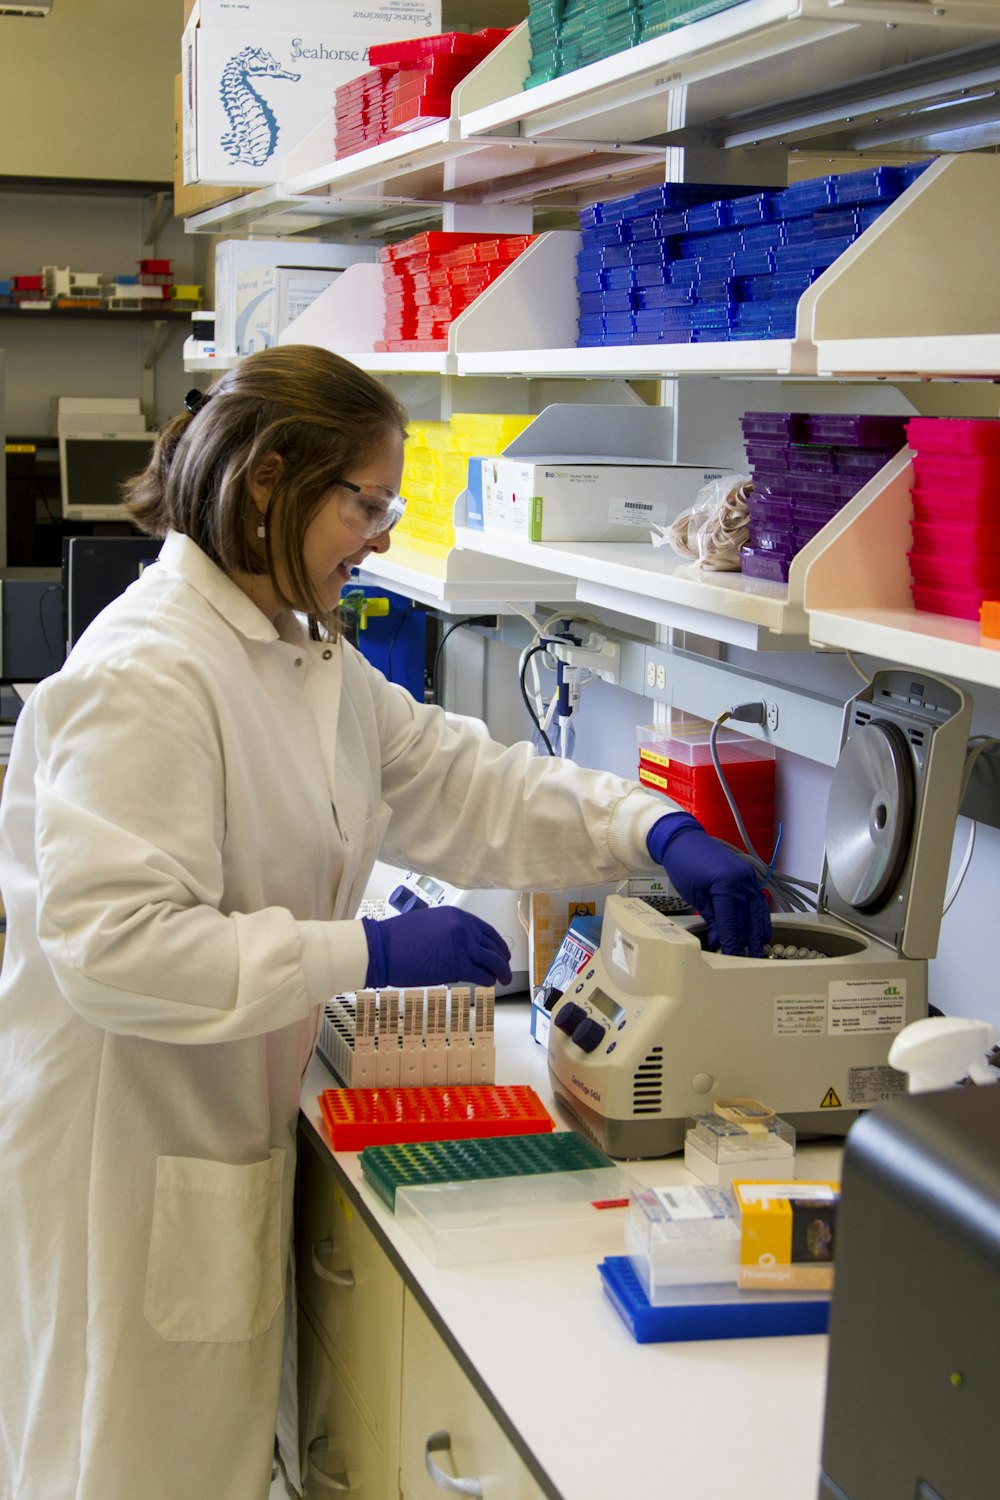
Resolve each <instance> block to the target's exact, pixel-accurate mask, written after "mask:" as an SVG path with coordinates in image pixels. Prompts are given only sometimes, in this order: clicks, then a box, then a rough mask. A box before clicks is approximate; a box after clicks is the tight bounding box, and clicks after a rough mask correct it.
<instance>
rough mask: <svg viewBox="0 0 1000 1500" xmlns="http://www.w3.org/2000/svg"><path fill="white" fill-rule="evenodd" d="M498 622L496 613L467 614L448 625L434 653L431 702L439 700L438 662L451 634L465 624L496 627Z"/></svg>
mask: <svg viewBox="0 0 1000 1500" xmlns="http://www.w3.org/2000/svg"><path fill="white" fill-rule="evenodd" d="M498 623H499V622H498V619H497V616H496V615H466V616H465V618H464V619H462V620H456V621H455V623H454V624H453V625H449V626H448V629H447V630H446V631H445V633H444V635H443V636H442V637H441V639H440V640H439V641H438V646H437V650H436V651H435V653H434V660H433V662H432V663H431V681H430V689H431V702H432V703H437V701H438V692H437V674H438V663H439V662H440V660H441V652H442V651H443V650H444V643H445V641H446V640H447V639H448V637H449V636H450V635H453V634H454V632H455V631H456V630H461V628H462V626H463V625H490V626H492V627H494V628H496V626H497V624H498Z"/></svg>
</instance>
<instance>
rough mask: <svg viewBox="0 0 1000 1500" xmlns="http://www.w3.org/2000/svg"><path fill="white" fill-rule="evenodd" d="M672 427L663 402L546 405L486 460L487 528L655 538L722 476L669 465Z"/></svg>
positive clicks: (566, 536) (522, 533)
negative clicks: (654, 532) (652, 532)
mask: <svg viewBox="0 0 1000 1500" xmlns="http://www.w3.org/2000/svg"><path fill="white" fill-rule="evenodd" d="M672 430H673V429H672V413H671V412H670V411H669V410H668V409H667V408H663V407H634V406H598V407H595V406H577V405H573V404H565V405H562V404H560V405H556V406H548V407H546V408H545V410H544V411H543V412H541V413H540V414H539V415H538V416H537V417H536V418H535V420H534V421H533V422H532V423H530V424H529V426H527V427H526V428H525V429H524V431H523V432H522V433H521V434H520V435H519V436H518V437H516V438H515V439H514V441H513V442H512V443H509V444H508V445H507V447H506V448H505V449H504V451H503V453H502V454H501V455H500V456H499V457H498V458H492V459H484V460H483V461H482V487H481V493H482V526H483V530H484V531H496V532H503V533H506V534H507V535H513V536H518V537H520V538H521V539H522V540H524V541H532V542H568V541H577V542H622V541H629V542H636V541H648V540H649V529H650V526H651V525H653V524H655V525H658V526H665V525H668V524H669V523H670V522H671V521H672V520H674V518H675V517H676V516H678V515H679V514H680V512H681V511H682V510H684V509H685V508H686V507H687V506H689V505H691V504H692V503H693V502H694V500H695V497H696V496H697V494H698V491H699V490H700V489H701V487H702V486H703V485H705V484H707V483H708V482H709V481H710V480H712V479H717V478H718V477H719V476H720V474H721V473H722V472H723V471H722V470H720V469H719V468H718V467H711V466H709V465H705V466H701V465H697V464H675V463H671V462H670V460H669V457H668V455H669V453H670V451H671V443H672ZM595 437H596V439H597V441H596V443H595Z"/></svg>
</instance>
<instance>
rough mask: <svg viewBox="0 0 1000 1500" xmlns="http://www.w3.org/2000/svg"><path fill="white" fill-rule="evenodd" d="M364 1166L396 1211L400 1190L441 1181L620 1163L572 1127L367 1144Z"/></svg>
mask: <svg viewBox="0 0 1000 1500" xmlns="http://www.w3.org/2000/svg"><path fill="white" fill-rule="evenodd" d="M358 1159H359V1161H360V1162H361V1170H362V1172H363V1173H364V1175H365V1177H366V1179H367V1180H368V1182H369V1183H370V1185H371V1187H372V1188H373V1189H374V1190H375V1192H376V1193H378V1195H379V1197H380V1198H382V1199H383V1200H384V1202H386V1203H387V1204H388V1205H389V1207H390V1208H391V1209H393V1210H395V1206H396V1189H397V1188H401V1187H421V1186H424V1185H426V1184H429V1183H436V1182H474V1181H476V1180H477V1179H480V1178H484V1177H521V1176H525V1175H528V1174H530V1173H535V1172H577V1171H581V1170H586V1169H588V1168H592V1167H613V1166H614V1165H615V1163H614V1162H613V1161H611V1160H610V1158H609V1157H607V1156H605V1155H604V1153H603V1151H598V1149H597V1147H596V1146H592V1145H591V1144H590V1142H589V1141H587V1140H584V1138H583V1136H580V1135H576V1134H575V1132H573V1131H570V1130H561V1131H557V1132H556V1133H555V1134H554V1135H544V1136H542V1135H536V1136H525V1135H505V1136H494V1137H493V1138H492V1139H489V1140H461V1141H414V1142H412V1143H408V1144H405V1145H398V1146H366V1147H365V1149H364V1150H363V1151H362V1152H361V1153H360V1156H359V1158H358Z"/></svg>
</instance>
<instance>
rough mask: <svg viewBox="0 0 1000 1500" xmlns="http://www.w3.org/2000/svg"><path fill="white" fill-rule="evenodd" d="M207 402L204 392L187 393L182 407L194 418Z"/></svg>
mask: <svg viewBox="0 0 1000 1500" xmlns="http://www.w3.org/2000/svg"><path fill="white" fill-rule="evenodd" d="M207 400H208V396H207V395H206V394H205V392H204V391H188V393H187V395H186V396H185V397H184V405H185V406H186V407H187V409H188V411H189V412H190V413H191V415H192V417H196V416H197V415H198V413H199V412H200V411H201V409H202V407H203V406H204V405H205V402H206V401H207Z"/></svg>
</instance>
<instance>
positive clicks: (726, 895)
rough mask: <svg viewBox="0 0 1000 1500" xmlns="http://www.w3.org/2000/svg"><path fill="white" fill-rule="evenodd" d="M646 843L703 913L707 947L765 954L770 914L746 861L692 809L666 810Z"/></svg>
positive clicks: (674, 882) (759, 886)
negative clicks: (704, 824)
mask: <svg viewBox="0 0 1000 1500" xmlns="http://www.w3.org/2000/svg"><path fill="white" fill-rule="evenodd" d="M646 848H647V849H648V850H649V852H650V854H651V855H652V857H653V858H654V859H655V860H656V863H657V864H658V865H662V866H663V868H664V869H665V870H666V872H667V875H668V876H669V877H670V880H671V881H672V882H673V884H674V886H675V887H676V888H677V891H678V892H679V894H680V895H681V896H683V897H684V900H685V901H687V902H688V904H689V905H691V906H693V907H694V909H695V911H698V912H700V913H701V915H702V916H703V917H704V919H705V923H706V925H707V927H708V946H709V947H710V948H717V947H718V948H721V949H722V951H723V953H737V954H742V953H748V954H749V955H750V957H751V958H760V957H761V956H762V954H763V948H764V944H765V943H766V942H768V941H769V940H770V937H771V914H770V912H769V911H768V909H767V902H766V901H765V900H764V894H763V891H762V890H761V885H760V881H759V880H758V879H757V876H756V875H755V874H754V872H753V870H752V869H751V867H750V865H749V864H747V862H746V860H745V859H743V858H741V856H740V855H739V854H737V853H736V852H735V851H734V850H732V849H727V848H726V846H725V844H722V843H720V842H719V840H718V839H713V838H712V837H711V835H710V834H707V833H706V832H705V830H704V828H702V826H701V824H700V823H699V822H698V819H697V818H693V817H692V816H691V814H690V813H685V812H674V813H667V814H666V816H665V817H662V818H660V819H659V820H658V822H656V823H654V824H653V826H652V828H651V829H650V830H649V833H648V834H647V836H646Z"/></svg>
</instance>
